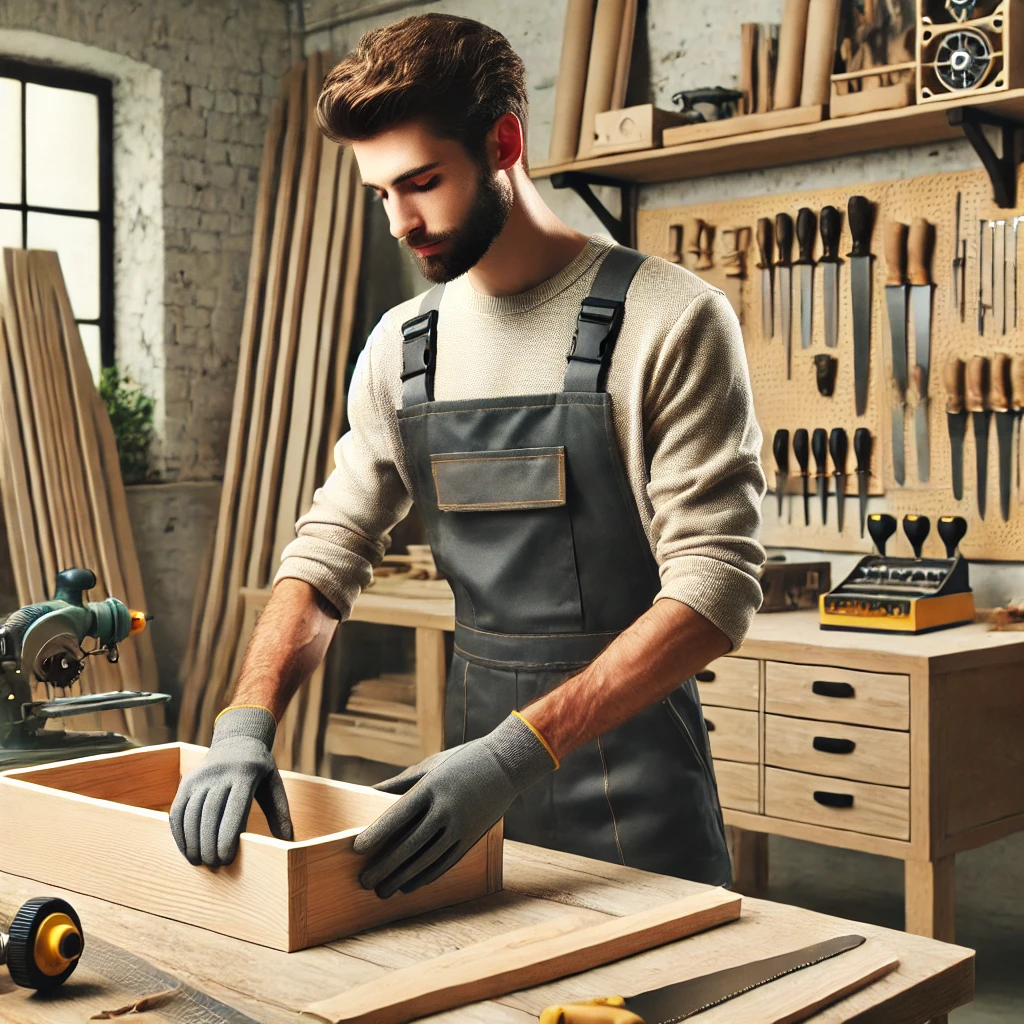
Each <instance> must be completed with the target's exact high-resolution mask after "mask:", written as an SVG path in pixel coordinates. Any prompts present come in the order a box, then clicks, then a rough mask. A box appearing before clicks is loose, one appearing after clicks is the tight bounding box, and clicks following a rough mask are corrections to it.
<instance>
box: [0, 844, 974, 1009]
mask: <svg viewBox="0 0 1024 1024" xmlns="http://www.w3.org/2000/svg"><path fill="white" fill-rule="evenodd" d="M169 841H170V837H168V842H169ZM138 869H139V870H145V868H144V866H142V865H139V867H138ZM196 870H206V869H205V868H197V869H196ZM702 888H704V887H703V886H698V885H696V884H695V883H692V882H685V881H682V880H681V879H676V878H669V877H667V876H664V875H654V874H648V873H646V872H642V871H636V870H633V869H631V868H623V867H619V866H616V865H612V864H605V863H603V862H600V861H593V860H587V859H584V858H581V857H574V856H571V855H568V854H561V853H554V852H551V851H549V850H541V849H539V848H537V847H531V846H524V845H522V844H519V843H506V844H505V890H504V891H503V892H500V893H496V894H495V895H493V896H489V897H487V898H485V899H482V900H478V901H476V902H474V903H469V904H463V905H462V906H459V907H453V908H450V909H448V910H445V911H440V912H436V913H432V914H428V915H425V916H423V917H421V918H418V919H414V920H409V921H404V922H401V923H400V924H396V925H389V926H387V927H384V928H378V929H376V930H374V931H372V932H367V933H364V934H363V935H359V936H356V937H354V938H350V939H345V940H343V941H340V942H335V943H331V944H330V945H328V946H319V947H316V948H313V949H306V950H302V951H301V952H298V953H281V952H278V951H276V950H272V949H267V948H264V947H262V946H256V945H252V944H250V943H246V942H240V941H238V940H235V939H230V938H227V937H225V936H223V935H219V934H217V933H215V932H209V931H205V930H203V929H200V928H194V927H191V926H189V925H184V924H179V923H178V922H175V921H169V920H165V919H163V918H159V917H154V916H151V915H148V914H143V913H140V912H139V911H136V910H131V909H128V908H125V907H120V906H117V905H114V904H110V903H106V902H104V901H102V900H98V899H95V898H92V897H88V896H80V895H77V894H75V893H69V892H65V891H62V890H55V889H54V888H53V887H51V886H44V885H40V884H38V883H36V882H32V881H29V880H26V879H23V878H19V877H16V876H14V875H7V874H3V873H2V872H0V921H2V923H3V924H4V925H7V924H8V923H9V920H10V917H11V915H12V914H13V912H14V911H15V910H16V908H17V907H18V906H20V905H21V903H22V902H24V901H25V900H26V899H29V898H31V897H33V896H38V895H60V896H63V897H64V898H65V899H68V900H69V901H70V902H71V903H72V905H73V906H74V907H75V908H76V909H77V910H78V913H79V915H80V917H81V919H82V924H83V928H84V930H85V954H84V956H83V959H82V963H81V965H80V966H79V969H78V970H77V971H76V972H75V974H74V975H73V976H72V977H71V979H70V980H69V982H68V983H67V985H66V986H65V988H64V989H62V990H61V992H60V993H59V994H58V995H57V996H55V997H49V998H47V999H45V1000H43V999H41V998H40V997H38V996H35V995H33V994H30V993H28V992H26V991H25V990H22V989H16V988H14V986H13V984H12V983H11V981H10V979H9V977H8V976H7V975H6V972H4V973H2V974H0V1019H3V1020H4V1021H5V1022H8V1024H40V1022H46V1024H49V1022H53V1024H64V1022H65V1021H66V1022H68V1024H71V1022H74V1024H79V1022H81V1021H84V1020H86V1019H88V1017H89V1016H91V1015H92V1014H93V1013H97V1012H99V1011H100V1010H104V1009H113V1008H114V1007H118V1006H121V1005H124V1004H125V1003H126V1002H128V1001H129V997H130V998H132V999H137V998H139V997H140V996H141V995H144V994H146V993H149V992H152V991H155V990H157V989H159V988H164V987H167V984H168V982H170V983H171V984H173V983H174V981H175V979H177V980H178V981H180V982H181V983H183V984H184V985H186V986H190V987H191V988H192V989H195V990H198V991H199V992H201V993H205V994H206V996H207V997H208V998H209V999H211V1000H217V1001H219V1002H220V1003H222V1004H227V1006H228V1007H234V1008H235V1009H236V1010H237V1011H241V1012H240V1013H231V1012H230V1011H229V1010H228V1009H227V1007H220V1009H219V1012H218V1008H217V1007H216V1006H215V1005H214V1006H213V1009H212V1010H211V1009H210V1008H209V1006H208V1009H207V1014H206V1015H203V1016H202V1018H201V1019H202V1020H203V1021H204V1022H207V1021H208V1022H209V1024H220V1022H222V1021H223V1022H226V1024H251V1022H252V1021H258V1022H261V1024H300V1022H308V1021H309V1020H310V1019H311V1018H309V1017H302V1016H299V1014H298V1013H297V1012H296V1011H297V1010H299V1009H301V1008H302V1007H304V1006H306V1005H308V1004H309V1003H311V1002H315V1001H317V1000H321V999H325V998H327V997H329V996H332V995H335V994H337V993H338V992H341V991H343V990H345V989H347V988H351V987H353V986H355V985H357V984H361V983H363V982H367V981H372V980H374V979H377V978H383V977H384V976H386V974H387V972H388V971H389V970H393V969H395V968H399V967H405V966H407V965H410V964H414V963H419V962H421V961H423V960H426V959H428V958H430V957H434V956H438V955H440V954H441V953H444V952H447V951H449V950H453V949H456V948H459V947H461V946H463V945H465V944H468V943H471V942H476V941H480V940H482V939H485V938H489V937H491V936H494V935H497V934H500V933H503V932H506V931H509V930H511V929H513V928H517V927H521V926H523V925H527V924H532V923H535V922H539V921H543V920H547V919H550V918H552V917H557V916H559V915H560V914H563V913H564V912H565V908H566V905H569V906H572V907H574V908H587V909H589V910H591V911H593V913H594V918H595V920H600V919H601V916H602V915H615V916H619V915H623V914H628V913H632V912H634V911H638V910H642V909H644V908H647V907H651V906H655V905H658V904H661V903H664V902H666V901H668V900H670V899H675V898H678V897H680V896H685V895H688V894H691V893H693V892H695V891H698V890H700V889H702ZM849 932H856V933H857V934H861V935H865V936H868V937H873V938H876V939H878V940H880V941H882V942H884V943H886V944H887V945H889V946H890V947H891V948H892V949H893V950H894V951H895V952H896V953H897V955H898V956H899V958H900V966H899V968H898V969H897V970H896V971H895V972H894V973H892V974H890V975H888V976H887V977H885V978H883V979H881V980H880V981H877V982H875V983H874V984H873V985H871V986H869V987H868V988H866V989H863V990H862V991H860V992H857V993H855V994H853V995H852V996H850V997H848V998H847V999H845V1000H844V1001H843V1002H841V1003H838V1004H836V1005H835V1006H833V1007H831V1008H829V1009H826V1010H825V1011H823V1012H822V1013H821V1014H819V1015H818V1016H816V1017H815V1018H814V1020H815V1021H816V1022H826V1021H828V1022H838V1021H842V1020H849V1019H851V1018H852V1017H853V1016H856V1017H857V1020H858V1021H860V1022H862V1024H867V1022H869V1021H874V1022H896V1021H900V1022H904V1021H905V1022H914V1021H925V1020H928V1019H929V1018H931V1017H934V1016H938V1015H940V1014H942V1013H945V1012H947V1011H948V1010H950V1009H952V1008H953V1007H955V1006H958V1005H961V1004H963V1003H965V1002H967V1001H969V1000H970V999H971V998H972V995H973V977H974V954H973V953H972V952H971V951H970V950H967V949H963V948H962V947H959V946H953V945H946V944H943V943H939V942H936V941H934V940H931V939H924V938H920V937H919V936H915V935H907V934H905V933H903V932H895V931H890V930H888V929H885V928H878V927H875V926H873V925H867V924H854V923H853V922H850V921H844V920H842V919H840V918H834V917H827V916H825V915H823V914H816V913H813V912H812V911H809V910H803V909H800V908H797V907H788V906H783V905H781V904H775V903H770V902H767V901H765V900H755V899H746V898H745V899H744V901H743V913H742V916H741V918H740V920H739V921H736V922H734V923H731V924H727V925H724V926H722V927H719V928H717V929H714V930H712V931H710V932H705V933H703V934H699V935H696V936H693V937H691V938H688V939H684V940H682V941H680V942H678V943H674V944H671V945H668V946H664V947H662V948H661V949H657V950H652V951H651V952H648V953H645V954H642V955H641V956H638V957H633V958H631V959H630V960H628V961H620V962H618V963H615V964H611V965H609V966H607V967H603V968H600V969H597V970H594V971H590V972H587V973H586V974H581V975H576V976H574V977H571V978H568V979H564V980H562V981H559V982H554V983H551V984H549V985H544V986H541V987H538V988H535V989H531V990H528V991H524V992H518V993H515V994H512V995H509V996H506V997H503V998H502V999H500V1000H496V1001H493V1002H489V1003H487V1004H486V1006H484V1005H482V1004H478V1005H475V1006H471V1007H464V1008H462V1009H459V1010H454V1011H451V1012H449V1013H445V1014H440V1015H438V1016H436V1017H432V1018H430V1019H431V1020H434V1021H442V1020H444V1021H451V1022H453V1024H454V1022H465V1024H470V1022H476V1024H480V1022H482V1021H487V1022H488V1024H491V1022H493V1024H529V1022H531V1021H534V1022H536V1019H537V1014H538V1012H539V1011H540V1010H541V1009H542V1008H543V1007H544V1006H546V1005H548V1004H550V1003H554V1002H560V1001H565V1000H568V999H570V998H578V997H583V996H591V995H598V994H607V993H610V992H616V993H621V994H625V995H631V994H635V993H637V992H639V991H643V990H646V989H649V988H653V987H655V986H658V985H663V984H669V983H671V982H674V981H679V980H682V979H684V978H687V977H691V976H694V975H697V974H703V973H706V972H708V971H714V970H718V969H721V968H724V967H728V966H732V965H734V964H736V963H741V962H744V961H747V960H754V959H759V958H761V957H766V956H771V955H775V954H777V953H780V952H784V951H785V950H786V949H795V948H798V947H801V946H805V945H807V944H809V943H812V942H816V941H819V940H822V939H826V938H831V937H833V936H836V935H842V934H846V933H849ZM90 939H92V942H91V944H90ZM118 949H120V950H124V951H128V952H127V957H125V956H124V955H123V954H120V953H119V952H118ZM119 958H120V959H121V960H123V961H125V962H124V963H122V964H121V965H120V966H118V960H119ZM139 958H142V959H143V960H145V961H147V962H148V964H150V965H152V966H153V968H155V969H156V970H157V971H161V972H164V973H163V980H162V981H155V982H154V983H153V984H147V983H145V982H144V981H143V982H140V981H139V978H138V974H136V976H135V977H136V980H135V981H134V983H132V984H131V987H130V983H129V982H128V981H126V980H124V981H121V982H115V981H111V980H110V979H112V978H114V979H116V978H122V979H124V978H127V977H128V971H129V970H132V969H134V970H135V971H138V969H139ZM168 976H173V977H172V978H168ZM742 998H743V999H747V1000H749V999H750V998H752V996H751V995H748V996H745V997H742ZM168 1009H170V1007H168ZM739 1009H740V1004H739V1003H731V1004H726V1005H724V1006H722V1007H719V1008H717V1009H716V1010H712V1011H709V1012H707V1013H706V1014H705V1015H703V1016H702V1017H701V1021H702V1022H704V1021H706V1022H707V1024H722V1022H724V1021H726V1020H730V1019H732V1020H735V1019H737V1018H736V1017H735V1015H733V1016H731V1017H730V1016H729V1014H730V1012H733V1014H735V1011H738V1010H739ZM243 1015H245V1016H243ZM150 1017H152V1018H153V1019H154V1021H157V1020H160V1019H161V1017H160V1015H159V1014H158V1013H156V1012H154V1013H152V1014H149V1015H147V1019H149V1018H150ZM126 1019H127V1018H126ZM196 1019H199V1018H196Z"/></svg>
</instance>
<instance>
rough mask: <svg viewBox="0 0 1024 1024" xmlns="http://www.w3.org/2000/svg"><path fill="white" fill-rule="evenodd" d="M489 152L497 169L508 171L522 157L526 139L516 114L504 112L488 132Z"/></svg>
mask: <svg viewBox="0 0 1024 1024" xmlns="http://www.w3.org/2000/svg"><path fill="white" fill-rule="evenodd" d="M487 143H488V145H487V152H488V156H489V157H490V158H491V162H492V165H493V166H494V169H495V170H496V171H507V170H508V169H509V168H510V167H513V166H514V165H515V164H516V163H518V162H519V160H521V159H522V156H523V149H524V147H525V145H526V140H525V139H524V138H523V126H522V124H521V123H520V121H519V118H518V117H516V115H515V114H513V113H511V112H509V113H507V114H502V115H501V117H499V118H498V120H497V121H495V122H494V126H493V127H492V128H491V130H490V131H489V132H488V133H487Z"/></svg>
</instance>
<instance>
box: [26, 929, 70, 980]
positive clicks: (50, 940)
mask: <svg viewBox="0 0 1024 1024" xmlns="http://www.w3.org/2000/svg"><path fill="white" fill-rule="evenodd" d="M32 953H33V956H34V959H35V962H36V966H37V967H38V968H39V970H41V971H42V972H43V974H45V975H47V977H50V978H55V977H56V976H57V975H58V974H63V973H64V972H65V971H66V970H67V969H68V968H69V967H70V966H71V964H72V963H74V961H75V960H77V959H78V958H79V957H80V956H81V955H82V933H81V932H80V931H79V930H78V928H77V927H76V926H75V922H74V921H72V920H71V918H70V917H68V915H67V914H50V915H49V916H48V917H45V918H43V921H42V923H41V924H40V925H39V930H38V931H37V932H36V942H35V946H34V947H33V950H32Z"/></svg>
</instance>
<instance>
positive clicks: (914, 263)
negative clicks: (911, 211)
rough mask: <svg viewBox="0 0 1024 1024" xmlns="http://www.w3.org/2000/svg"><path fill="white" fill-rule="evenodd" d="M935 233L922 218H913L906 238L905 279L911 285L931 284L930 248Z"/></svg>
mask: <svg viewBox="0 0 1024 1024" xmlns="http://www.w3.org/2000/svg"><path fill="white" fill-rule="evenodd" d="M934 241H935V232H934V229H933V227H932V225H931V224H929V223H928V221H926V220H925V219H924V218H923V217H915V218H914V222H913V224H911V225H910V234H909V236H908V238H907V277H908V278H909V279H910V283H911V284H916V285H923V284H931V283H932V272H931V265H932V248H933V244H934Z"/></svg>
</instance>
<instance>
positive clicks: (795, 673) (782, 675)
mask: <svg viewBox="0 0 1024 1024" xmlns="http://www.w3.org/2000/svg"><path fill="white" fill-rule="evenodd" d="M764 698H765V704H764V707H765V711H767V712H769V713H770V714H775V715H792V716H794V717H796V718H818V719H822V720H824V721H827V722H851V723H853V724H854V725H872V726H875V727H877V728H881V729H909V728H910V676H897V675H887V674H885V673H882V672H854V671H851V670H850V669H843V668H829V667H828V666H827V665H790V664H788V663H786V662H782V661H769V662H766V663H765V691H764Z"/></svg>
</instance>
